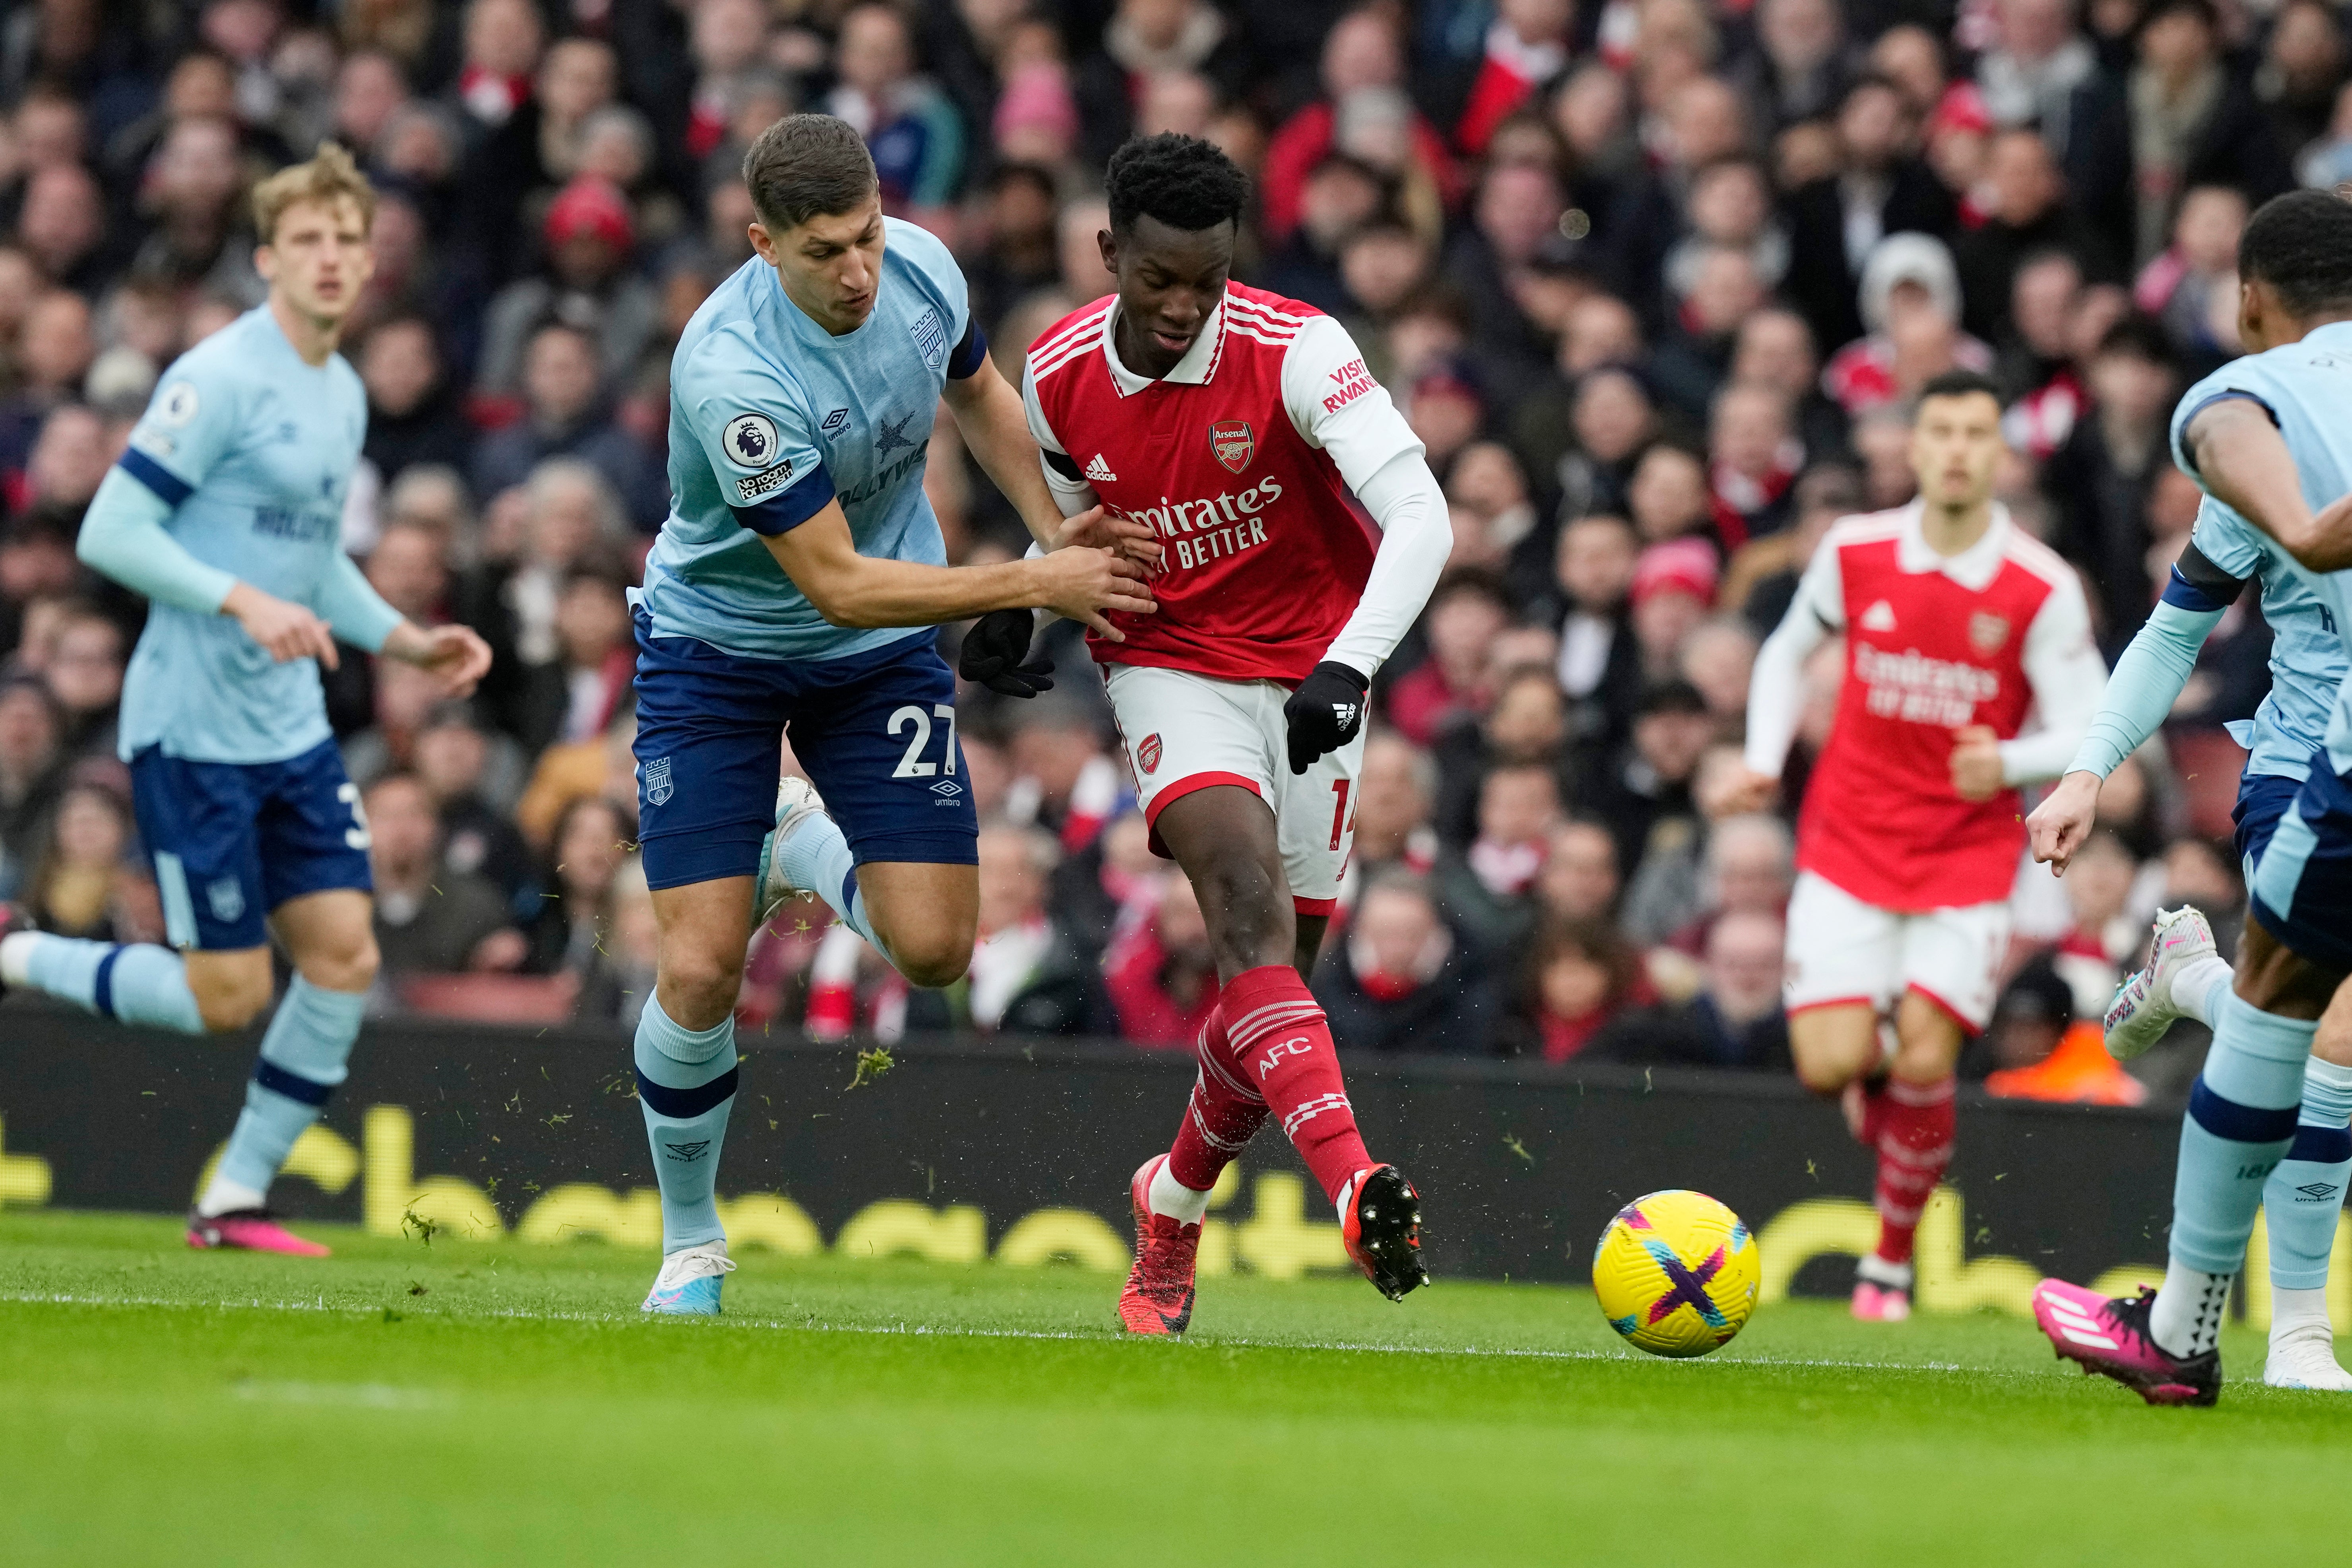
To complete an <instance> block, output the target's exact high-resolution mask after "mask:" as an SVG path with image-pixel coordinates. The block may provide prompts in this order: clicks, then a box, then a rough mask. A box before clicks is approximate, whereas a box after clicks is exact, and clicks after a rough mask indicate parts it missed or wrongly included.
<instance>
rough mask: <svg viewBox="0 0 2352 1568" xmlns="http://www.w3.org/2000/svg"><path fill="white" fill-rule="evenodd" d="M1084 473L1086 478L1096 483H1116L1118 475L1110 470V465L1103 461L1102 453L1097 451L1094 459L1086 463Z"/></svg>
mask: <svg viewBox="0 0 2352 1568" xmlns="http://www.w3.org/2000/svg"><path fill="white" fill-rule="evenodd" d="M1086 474H1087V478H1088V479H1092V480H1094V481H1095V482H1096V483H1097V484H1110V485H1115V484H1117V483H1118V475H1117V474H1114V473H1112V472H1111V471H1110V465H1109V464H1108V463H1106V462H1104V461H1103V455H1102V454H1101V453H1100V452H1097V453H1096V454H1095V458H1094V461H1093V462H1091V463H1088V464H1087V468H1086Z"/></svg>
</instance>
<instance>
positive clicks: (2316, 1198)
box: [2295, 1182, 2336, 1204]
mask: <svg viewBox="0 0 2352 1568" xmlns="http://www.w3.org/2000/svg"><path fill="white" fill-rule="evenodd" d="M2295 1191H2296V1192H2298V1193H2301V1194H2303V1195H2304V1199H2305V1202H2307V1203H2315V1204H2317V1203H2325V1202H2326V1201H2327V1200H2328V1199H2329V1198H2332V1197H2334V1196H2335V1195H2336V1184H2335V1183H2333V1182H2311V1183H2307V1184H2305V1185H2303V1186H2300V1187H2297V1188H2295Z"/></svg>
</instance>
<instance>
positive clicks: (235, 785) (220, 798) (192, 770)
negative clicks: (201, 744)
mask: <svg viewBox="0 0 2352 1568" xmlns="http://www.w3.org/2000/svg"><path fill="white" fill-rule="evenodd" d="M131 805H132V808H133V810H134V811H136V813H137V814H138V817H139V836H140V837H141V838H142V839H143V840H144V841H145V843H146V846H147V853H148V854H149V856H150V857H152V858H153V860H154V862H155V885H156V888H157V890H158V891H160V892H161V893H162V894H163V930H164V934H165V935H166V936H167V937H168V938H169V939H170V941H171V943H172V945H173V947H178V948H195V949H197V950H199V951H201V952H236V951H237V950H238V949H241V948H248V947H260V946H263V945H265V944H266V943H267V942H268V941H269V928H268V925H267V924H266V923H265V920H266V917H267V916H268V913H269V911H270V910H274V909H276V908H277V907H278V905H280V904H282V903H284V902H286V900H289V899H299V898H300V897H302V896H303V895H304V894H306V893H323V892H327V891H329V890H331V889H337V888H352V889H358V890H359V891H361V892H363V893H364V892H367V891H369V890H371V889H373V887H374V885H375V884H374V881H373V879H372V878H371V877H370V876H369V873H368V833H367V818H366V817H365V816H363V815H362V813H361V811H360V792H359V789H358V787H357V786H356V785H354V784H352V781H351V775H349V774H348V773H344V772H343V759H342V754H341V752H338V751H336V750H335V743H334V742H332V741H321V742H319V743H318V744H317V745H315V746H313V747H311V748H310V750H309V751H307V752H303V753H302V754H301V755H300V756H299V757H289V758H288V759H287V760H286V761H284V762H282V763H196V762H190V761H188V760H187V759H185V758H183V757H167V756H165V755H164V754H163V747H161V746H150V747H148V748H147V749H146V750H144V751H142V752H139V753H138V754H137V755H136V756H134V757H132V758H131Z"/></svg>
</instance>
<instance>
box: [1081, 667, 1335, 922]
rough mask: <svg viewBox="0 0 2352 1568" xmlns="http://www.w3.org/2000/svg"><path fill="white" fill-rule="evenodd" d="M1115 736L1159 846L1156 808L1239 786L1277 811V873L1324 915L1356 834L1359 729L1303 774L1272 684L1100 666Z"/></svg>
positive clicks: (1279, 690) (1302, 905)
mask: <svg viewBox="0 0 2352 1568" xmlns="http://www.w3.org/2000/svg"><path fill="white" fill-rule="evenodd" d="M1103 684H1104V685H1105V686H1106V687H1107V688H1108V689H1109V692H1110V706H1111V711H1112V712H1113V714H1115V715H1116V716H1117V718H1118V731H1119V741H1120V743H1121V744H1122V745H1124V746H1125V747H1126V748H1127V760H1128V763H1129V766H1130V767H1132V768H1133V769H1134V770H1135V787H1136V793H1137V794H1138V795H1139V796H1140V797H1141V799H1142V804H1143V819H1144V820H1145V821H1146V822H1148V823H1150V824H1152V825H1153V828H1154V831H1153V833H1152V836H1151V847H1152V848H1153V850H1154V851H1156V852H1158V853H1160V854H1162V855H1164V854H1166V853H1167V850H1166V848H1165V847H1163V846H1162V845H1161V844H1160V835H1159V832H1158V824H1159V821H1160V813H1161V812H1162V811H1165V810H1166V809H1167V808H1168V806H1169V805H1170V804H1171V803H1172V802H1175V801H1178V800H1181V799H1182V798H1183V797H1184V796H1186V795H1191V794H1192V792H1193V791H1194V790H1200V789H1207V788H1209V787H1210V786H1211V785H1213V784H1238V785H1240V786H1241V787H1242V788H1244V789H1246V790H1250V791H1253V792H1254V793H1255V794H1256V795H1257V796H1258V798H1259V799H1261V800H1263V801H1265V803H1266V805H1269V806H1271V807H1273V808H1274V826H1275V835H1276V839H1277V840H1278V841H1279V843H1280V844H1281V846H1282V869H1283V874H1284V876H1285V877H1286V879H1288V881H1289V883H1290V896H1291V901H1292V902H1293V903H1294V904H1295V905H1296V906H1297V910H1298V912H1299V913H1300V914H1302V915H1328V914H1329V913H1330V912H1331V910H1332V909H1333V907H1334V905H1335V904H1336V903H1337V902H1338V900H1339V875H1340V873H1341V872H1342V871H1344V870H1345V869H1347V865H1348V851H1349V847H1351V846H1352V845H1353V844H1354V843H1355V838H1356V798H1355V796H1356V780H1357V777H1358V775H1359V774H1360V773H1362V772H1363V765H1364V731H1363V730H1362V729H1358V730H1357V731H1356V738H1355V739H1354V740H1352V741H1349V742H1348V743H1347V744H1346V745H1344V746H1342V747H1340V748H1339V750H1338V751H1336V752H1331V753H1329V754H1328V756H1325V757H1322V758H1321V759H1319V760H1318V761H1317V762H1316V763H1314V765H1313V766H1311V767H1309V768H1308V769H1307V771H1306V772H1305V773H1297V774H1294V773H1292V772H1291V771H1290V744H1289V739H1288V731H1287V729H1286V726H1285V725H1284V723H1283V720H1282V705H1283V703H1285V702H1286V701H1287V700H1289V698H1290V690H1289V689H1288V688H1287V687H1285V686H1283V685H1281V684H1279V683H1278V682H1276V681H1272V680H1215V679H1211V678H1210V677H1208V676H1205V675H1194V674H1193V673H1192V672H1191V671H1190V670H1182V669H1160V668H1150V667H1148V666H1142V665H1131V664H1110V665H1105V666H1104V667H1103Z"/></svg>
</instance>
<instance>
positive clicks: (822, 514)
mask: <svg viewBox="0 0 2352 1568" xmlns="http://www.w3.org/2000/svg"><path fill="white" fill-rule="evenodd" d="M760 538H761V542H762V543H764V544H766V545H767V547H768V552H769V553H770V554H771V555H773V556H774V557H775V558H776V564H777V565H779V566H781V567H782V568H783V572H784V575H785V576H787V577H790V578H791V579H792V580H793V586H794V587H795V588H798V589H799V590H800V591H801V593H802V595H803V596H804V597H805V598H806V599H807V600H808V602H809V603H810V604H812V605H815V606H816V611H817V614H819V615H821V616H824V618H825V619H826V620H828V621H831V622H832V623H833V624H834V625H835V626H939V625H940V624H941V623H943V622H947V621H961V620H969V619H970V618H971V617H972V616H982V615H986V614H987V613H988V612H989V611H991V610H1013V609H1027V608H1030V607H1032V606H1043V607H1044V608H1045V609H1048V610H1051V611H1053V612H1054V613H1055V614H1056V615H1061V616H1068V617H1070V619H1072V620H1074V621H1084V622H1085V623H1086V624H1087V625H1088V626H1092V627H1093V628H1094V629H1095V630H1097V631H1098V632H1100V633H1102V634H1103V635H1104V636H1105V637H1108V638H1110V639H1111V640H1112V641H1114V642H1125V641H1126V640H1127V638H1126V637H1125V636H1124V635H1123V634H1122V633H1121V632H1119V630H1118V628H1117V627H1115V626H1112V625H1111V624H1110V623H1109V622H1108V620H1105V619H1104V618H1103V616H1104V614H1105V612H1107V611H1118V612H1120V613H1122V614H1126V615H1150V613H1152V612H1153V611H1155V610H1157V609H1158V608H1159V607H1160V606H1159V605H1157V604H1155V603H1154V602H1153V601H1152V598H1151V589H1150V586H1149V585H1148V584H1146V583H1145V581H1144V569H1143V567H1142V566H1141V565H1139V564H1138V563H1135V562H1133V561H1129V560H1127V559H1125V558H1123V557H1121V556H1118V555H1116V554H1114V553H1112V552H1108V551H1104V550H1057V551H1055V552H1052V553H1051V554H1047V555H1040V556H1035V557H1033V558H1031V559H1029V560H1026V561H1007V562H1003V563H997V564H994V565H988V566H929V565H925V564H923V563H919V562H914V561H882V560H877V559H876V558H874V557H872V556H867V555H860V554H859V553H858V552H857V545H856V541H855V540H853V539H852V538H851V537H850V532H849V519H848V518H847V517H846V516H845V515H844V514H843V512H842V510H841V502H840V501H838V500H830V501H827V502H825V504H824V506H823V507H822V508H820V509H818V510H817V511H816V512H815V513H814V515H813V516H811V517H810V518H809V519H808V520H807V521H804V522H802V523H799V524H797V525H795V526H793V528H790V529H788V530H786V531H784V532H782V533H763V534H761V536H760Z"/></svg>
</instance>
